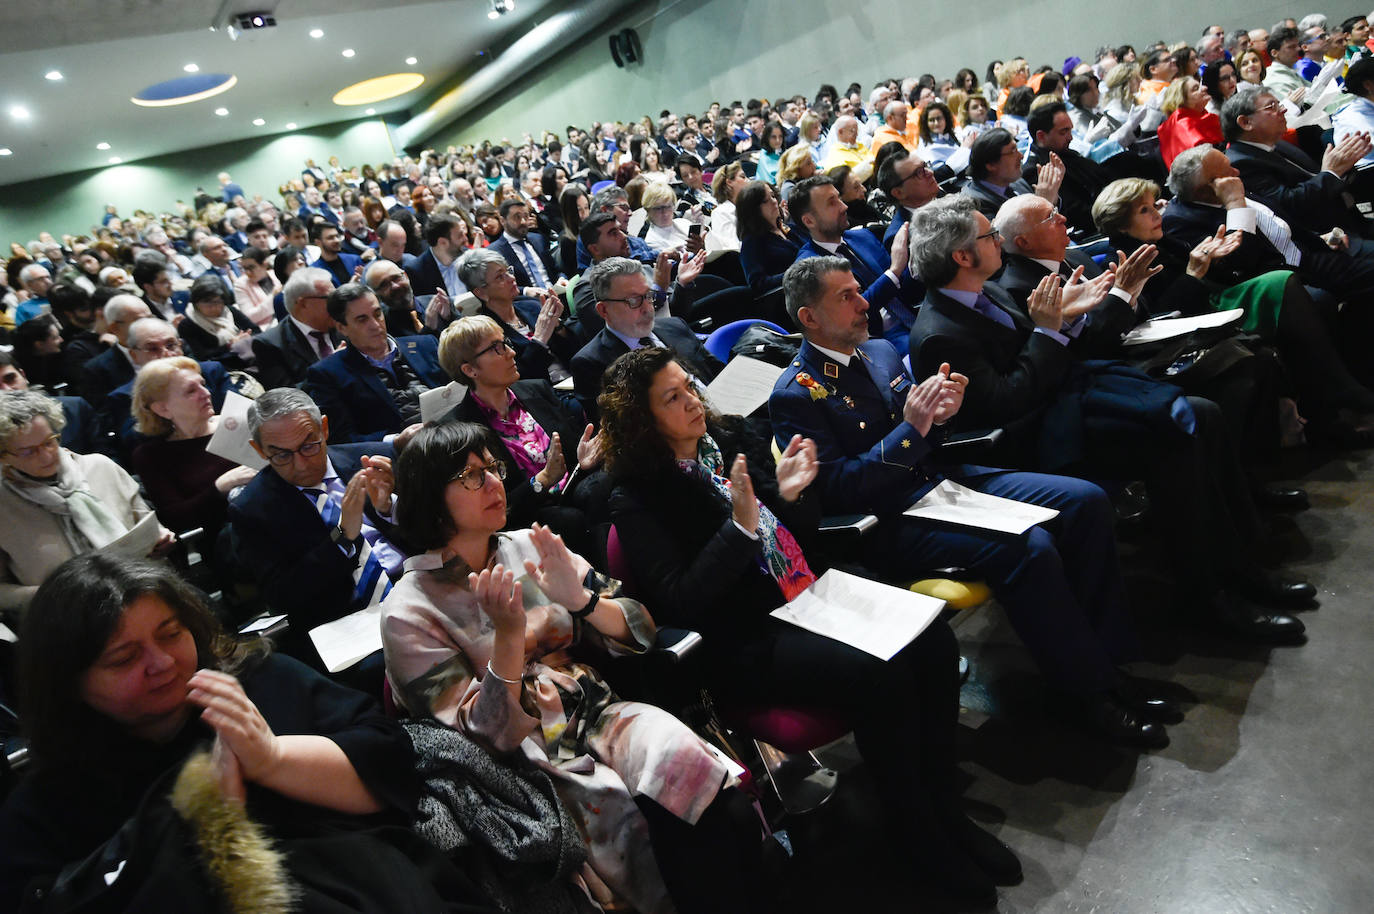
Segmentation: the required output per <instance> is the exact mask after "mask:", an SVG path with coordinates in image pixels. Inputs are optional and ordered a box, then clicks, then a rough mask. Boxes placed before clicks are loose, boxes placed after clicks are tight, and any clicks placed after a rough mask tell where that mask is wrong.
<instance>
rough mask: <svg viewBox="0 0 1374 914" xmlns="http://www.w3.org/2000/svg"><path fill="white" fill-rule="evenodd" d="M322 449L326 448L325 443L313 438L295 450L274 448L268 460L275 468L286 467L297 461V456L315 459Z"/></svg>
mask: <svg viewBox="0 0 1374 914" xmlns="http://www.w3.org/2000/svg"><path fill="white" fill-rule="evenodd" d="M322 447H324V442H323V441H321V440H320V439H318V438H311V439H310V440H309V441H306V442H304V443H303V444H302V445H301V446H300V447H298V448H296V449H295V450H289V449H287V448H284V447H276V446H273V448H272V453H271V454H269V455H268V456H267V460H268V462H269V463H271V464H272V466H274V467H284V466H286V465H287V464H289V463H291V461H293V460H295V459H296V455H297V454H300V455H301V456H302V457H314V456H315V455H316V454H318V453H319V452H320V448H322Z"/></svg>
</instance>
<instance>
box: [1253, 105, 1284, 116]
mask: <svg viewBox="0 0 1374 914" xmlns="http://www.w3.org/2000/svg"><path fill="white" fill-rule="evenodd" d="M1281 110H1283V105H1282V104H1280V103H1279V102H1274V103H1273V104H1269V105H1258V106H1256V108H1255V113H1256V114H1259V113H1260V112H1261V111H1263V112H1264V113H1265V114H1273V113H1274V112H1276V111H1281Z"/></svg>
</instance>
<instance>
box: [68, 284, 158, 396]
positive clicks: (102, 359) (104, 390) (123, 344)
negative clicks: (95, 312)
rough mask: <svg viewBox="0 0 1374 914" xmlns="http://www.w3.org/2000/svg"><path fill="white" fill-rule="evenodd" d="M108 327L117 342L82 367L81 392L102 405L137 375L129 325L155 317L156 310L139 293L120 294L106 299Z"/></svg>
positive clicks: (106, 327)
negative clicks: (118, 388) (129, 342)
mask: <svg viewBox="0 0 1374 914" xmlns="http://www.w3.org/2000/svg"><path fill="white" fill-rule="evenodd" d="M104 316H105V331H106V332H107V333H110V334H113V335H114V338H115V344H114V345H113V346H111V347H110V348H109V349H107V350H105V351H104V352H102V353H101V354H100V355H98V356H96V357H94V358H93V359H91V360H90V361H88V362H87V363H86V364H85V365H83V366H82V369H81V396H82V397H83V398H84V399H85V400H86V402H87V403H89V404H91V405H92V406H94V407H95V408H96V409H100V408H101V407H103V406H104V405H105V398H106V397H108V396H109V395H110V391H112V390H114V389H115V388H116V387H121V386H123V385H124V384H126V383H128V382H129V381H132V380H133V379H134V359H133V353H132V352H130V351H129V347H128V340H129V326H130V325H131V324H133V323H134V321H137V320H140V319H141V318H145V317H152V316H153V312H152V311H151V310H150V309H149V308H148V305H147V303H146V302H144V301H143V299H141V298H139V297H138V296H137V295H128V294H120V295H116V296H114V297H112V298H111V299H110V300H109V301H107V302H106V303H105V309H104Z"/></svg>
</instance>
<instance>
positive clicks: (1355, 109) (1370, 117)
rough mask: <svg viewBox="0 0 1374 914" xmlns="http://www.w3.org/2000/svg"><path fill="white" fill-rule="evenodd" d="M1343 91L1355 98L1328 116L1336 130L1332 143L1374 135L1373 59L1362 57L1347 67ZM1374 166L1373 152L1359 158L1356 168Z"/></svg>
mask: <svg viewBox="0 0 1374 914" xmlns="http://www.w3.org/2000/svg"><path fill="white" fill-rule="evenodd" d="M1345 91H1347V92H1349V93H1350V94H1351V95H1353V96H1355V98H1354V99H1353V100H1352V101H1351V102H1350V104H1348V105H1346V106H1345V107H1344V108H1342V109H1341V110H1339V111H1337V112H1336V113H1335V114H1333V115H1332V116H1331V126H1332V127H1333V128H1334V129H1335V131H1336V135H1335V141H1336V142H1337V143H1339V142H1340V141H1341V140H1343V139H1345V138H1346V137H1348V136H1350V135H1351V134H1352V133H1370V134H1374V101H1371V100H1370V99H1371V97H1374V58H1370V57H1361V58H1360V59H1359V60H1356V61H1355V62H1354V63H1352V64H1351V65H1350V69H1349V70H1347V71H1346V74H1345ZM1370 165H1374V150H1370V151H1369V152H1368V153H1366V154H1365V157H1364V158H1363V159H1360V164H1359V166H1356V167H1365V166H1370Z"/></svg>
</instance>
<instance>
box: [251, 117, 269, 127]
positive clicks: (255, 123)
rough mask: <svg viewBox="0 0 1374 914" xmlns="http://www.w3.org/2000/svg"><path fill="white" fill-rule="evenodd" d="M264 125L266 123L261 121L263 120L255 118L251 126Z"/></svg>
mask: <svg viewBox="0 0 1374 914" xmlns="http://www.w3.org/2000/svg"><path fill="white" fill-rule="evenodd" d="M265 123H267V121H265V120H263V119H262V118H260V117H255V118H253V126H254V127H261V126H262V125H263V124H265Z"/></svg>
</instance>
